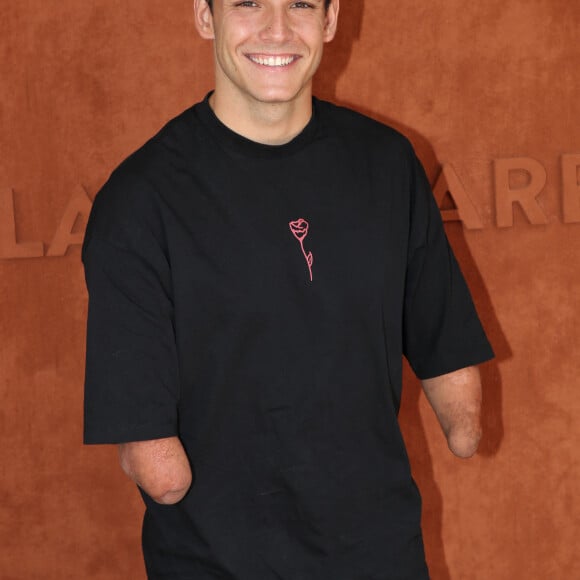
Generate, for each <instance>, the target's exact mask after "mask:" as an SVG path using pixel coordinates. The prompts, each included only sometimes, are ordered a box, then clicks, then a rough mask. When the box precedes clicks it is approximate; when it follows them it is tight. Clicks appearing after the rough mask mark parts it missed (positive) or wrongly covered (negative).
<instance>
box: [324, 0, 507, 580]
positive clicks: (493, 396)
mask: <svg viewBox="0 0 580 580" xmlns="http://www.w3.org/2000/svg"><path fill="white" fill-rule="evenodd" d="M363 13H364V0H350V1H349V2H343V3H342V4H341V7H340V24H339V28H338V33H337V36H336V38H335V39H334V41H333V42H332V43H330V44H329V45H328V46H327V47H326V48H325V56H324V63H323V66H322V67H321V70H320V73H319V74H318V76H317V77H316V79H315V83H314V93H315V94H316V95H317V96H319V97H320V98H322V99H327V100H331V101H333V102H335V103H337V104H340V105H344V106H347V107H350V108H352V109H355V110H358V111H359V112H361V113H363V114H365V115H368V116H370V117H373V118H374V119H376V120H378V121H380V122H382V123H385V124H387V125H390V126H391V127H393V128H395V129H397V130H398V131H400V132H401V133H403V134H404V135H405V136H406V137H407V138H408V139H409V140H410V141H411V142H412V143H413V146H414V148H415V151H416V153H417V156H418V157H419V159H420V160H421V162H422V163H423V166H424V167H425V171H426V173H427V176H428V177H429V180H430V182H431V184H433V183H434V182H435V179H436V177H437V176H438V173H439V172H440V170H441V163H440V162H439V160H438V159H437V156H436V154H435V151H434V150H433V147H432V146H431V144H430V143H429V141H427V140H426V139H425V138H424V137H423V136H422V135H420V134H419V133H418V132H416V131H415V130H413V129H411V128H410V127H407V126H404V125H402V124H401V123H398V122H397V121H395V120H393V119H389V118H387V117H385V116H383V115H382V114H381V113H380V112H378V111H372V110H368V109H365V108H362V107H360V106H358V105H355V104H352V103H348V102H341V100H340V99H337V97H336V86H337V83H338V80H339V79H340V76H341V75H342V74H343V72H344V71H345V70H346V67H347V66H348V63H349V61H350V58H351V52H352V47H353V44H354V42H355V41H356V40H357V39H358V38H359V37H360V32H361V26H362V18H363ZM446 232H447V236H448V238H449V242H450V244H451V246H452V248H453V250H454V252H455V255H456V256H457V260H458V262H459V264H460V266H461V269H462V271H463V274H464V275H465V278H466V280H467V283H468V285H469V288H470V290H471V293H472V295H473V299H474V302H475V305H476V307H477V311H478V313H479V316H480V318H481V320H482V323H483V326H484V328H485V330H486V332H487V335H488V337H489V340H490V342H491V344H492V346H493V349H494V351H495V355H496V359H495V360H494V361H491V362H489V363H487V364H485V365H483V366H482V369H481V370H482V381H483V385H484V399H483V411H482V422H483V432H484V435H483V439H482V441H481V443H480V447H479V450H478V453H479V454H480V455H482V456H486V457H490V456H493V455H495V454H496V453H497V452H498V450H499V448H500V445H501V441H502V439H503V433H504V428H503V419H502V417H503V413H502V384H501V377H500V374H499V369H498V363H499V362H500V361H502V360H505V359H507V358H509V357H510V356H511V351H510V348H509V345H508V343H507V340H506V338H505V335H504V333H503V331H502V330H501V327H500V324H499V321H498V318H497V316H496V314H495V311H494V308H493V305H492V302H491V300H490V297H489V293H488V291H487V288H486V286H485V283H484V280H483V277H482V276H481V274H480V272H479V270H478V268H477V265H476V263H475V261H474V259H473V256H472V254H471V252H470V250H469V245H468V244H467V241H466V239H465V234H464V230H463V226H462V225H461V223H459V222H451V223H447V224H446ZM403 381H404V383H405V389H404V396H403V401H404V402H403V406H402V413H401V415H400V422H401V427H402V430H403V432H404V433H405V441H406V443H407V448H408V451H409V456H410V458H411V463H412V468H413V477H414V478H415V480H416V481H417V484H418V486H419V488H420V490H421V495H422V497H423V535H424V541H425V551H426V554H427V561H428V564H429V568H430V573H431V576H432V578H434V579H435V578H436V579H437V580H451V577H450V573H449V568H448V565H447V561H446V557H445V549H444V546H443V540H442V526H443V498H442V495H441V492H440V490H439V487H438V485H437V482H436V481H435V478H434V474H433V461H432V458H431V455H430V453H429V448H428V445H427V437H426V433H425V427H424V425H423V424H422V422H421V421H420V420H417V419H418V418H419V416H420V415H419V397H420V394H421V387H420V383H419V381H418V380H417V379H416V378H415V377H414V375H413V373H412V371H411V370H410V369H409V367H408V365H405V370H404V375H403Z"/></svg>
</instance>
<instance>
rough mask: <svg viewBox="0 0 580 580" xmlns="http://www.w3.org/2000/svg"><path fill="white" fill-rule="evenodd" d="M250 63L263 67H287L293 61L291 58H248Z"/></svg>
mask: <svg viewBox="0 0 580 580" xmlns="http://www.w3.org/2000/svg"><path fill="white" fill-rule="evenodd" d="M249 58H250V60H251V61H252V62H255V63H256V64H261V65H264V66H288V65H289V64H290V63H291V62H293V61H294V57H293V56H266V57H263V56H249Z"/></svg>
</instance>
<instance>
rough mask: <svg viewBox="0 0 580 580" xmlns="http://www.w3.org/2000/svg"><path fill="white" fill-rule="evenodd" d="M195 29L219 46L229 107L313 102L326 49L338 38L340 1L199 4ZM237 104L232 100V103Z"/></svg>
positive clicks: (219, 86)
mask: <svg viewBox="0 0 580 580" xmlns="http://www.w3.org/2000/svg"><path fill="white" fill-rule="evenodd" d="M195 10H196V24H197V28H198V30H199V32H200V34H201V35H202V37H204V38H210V39H213V41H214V49H215V61H216V63H215V64H216V94H217V93H218V92H219V93H220V98H221V99H222V100H227V99H230V102H232V103H234V102H240V100H242V101H245V102H246V103H248V104H250V105H252V104H253V105H256V104H258V103H292V102H295V101H298V100H300V99H308V100H309V99H310V94H311V88H312V77H313V75H314V73H315V72H316V69H317V68H318V65H319V63H320V59H321V57H322V47H323V44H324V43H325V42H329V41H330V40H332V38H333V37H334V34H335V31H336V21H337V16H338V0H331V1H330V4H329V5H328V8H326V7H325V0H309V1H307V2H296V1H291V0H256V1H240V0H214V2H213V14H212V11H211V10H210V9H209V6H208V5H207V2H206V0H196V2H195ZM232 99H233V100H232Z"/></svg>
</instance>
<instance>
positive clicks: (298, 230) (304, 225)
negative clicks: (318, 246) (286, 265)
mask: <svg viewBox="0 0 580 580" xmlns="http://www.w3.org/2000/svg"><path fill="white" fill-rule="evenodd" d="M288 225H289V226H290V231H291V232H292V234H293V235H294V237H295V238H296V239H297V240H298V243H299V244H300V249H301V250H302V254H303V255H304V259H305V260H306V264H307V265H308V271H309V272H310V281H311V282H312V264H313V263H314V256H313V255H312V252H308V253H306V250H305V249H304V238H305V237H306V236H307V235H308V225H309V224H308V222H307V221H306V220H305V219H304V218H299V219H297V220H294V221H291V222H289V224H288Z"/></svg>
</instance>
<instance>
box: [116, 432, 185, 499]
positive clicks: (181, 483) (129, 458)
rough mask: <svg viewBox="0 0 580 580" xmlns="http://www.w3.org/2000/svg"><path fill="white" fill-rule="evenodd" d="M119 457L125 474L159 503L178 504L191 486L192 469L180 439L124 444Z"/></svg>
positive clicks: (171, 438) (172, 438)
mask: <svg viewBox="0 0 580 580" xmlns="http://www.w3.org/2000/svg"><path fill="white" fill-rule="evenodd" d="M119 458H120V462H121V467H122V468H123V471H124V472H125V473H126V474H127V475H128V476H129V477H130V478H131V479H132V480H133V481H134V482H135V483H136V484H137V485H138V486H139V487H140V488H141V489H142V490H143V491H144V492H145V493H146V494H147V495H149V496H150V497H151V498H152V499H153V500H154V501H156V502H157V503H161V504H174V503H177V502H178V501H180V500H181V499H183V497H184V496H185V494H186V493H187V491H188V490H189V487H190V486H191V481H192V473H191V466H190V464H189V459H188V458H187V455H186V453H185V450H184V448H183V445H182V444H181V441H180V440H179V438H178V437H167V438H164V439H152V440H149V441H134V442H131V443H122V444H120V445H119Z"/></svg>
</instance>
